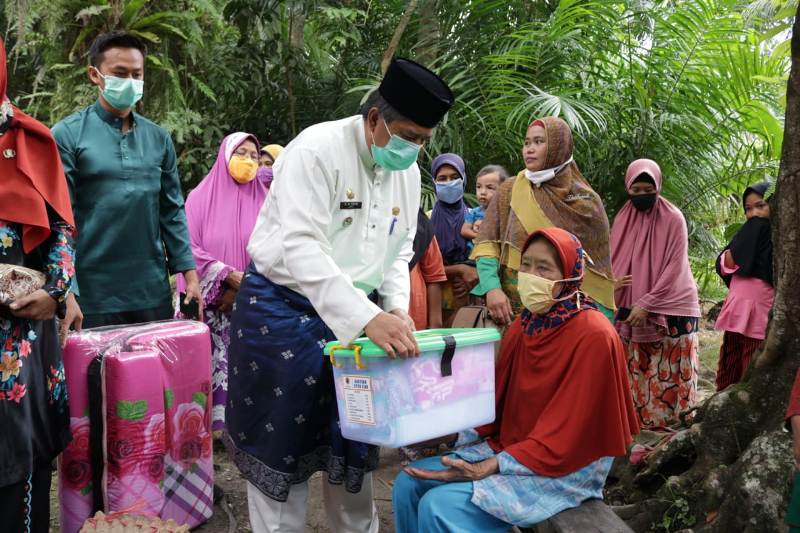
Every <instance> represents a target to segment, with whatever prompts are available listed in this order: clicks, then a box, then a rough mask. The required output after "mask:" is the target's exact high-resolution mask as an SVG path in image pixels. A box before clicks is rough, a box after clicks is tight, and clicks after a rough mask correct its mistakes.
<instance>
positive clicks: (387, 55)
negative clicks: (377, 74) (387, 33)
mask: <svg viewBox="0 0 800 533" xmlns="http://www.w3.org/2000/svg"><path fill="white" fill-rule="evenodd" d="M418 2H419V0H409V2H408V6H407V7H406V11H405V13H403V16H402V17H401V18H400V23H399V24H398V25H397V29H395V30H394V35H393V36H392V40H391V41H389V46H388V47H387V48H386V52H384V54H383V60H382V61H381V74H386V69H387V68H389V63H391V62H392V58H393V57H394V54H395V52H397V47H398V46H399V45H400V39H401V38H402V37H403V33H405V31H406V28H407V27H408V22H409V21H410V20H411V15H413V14H414V11H416V9H417V3H418Z"/></svg>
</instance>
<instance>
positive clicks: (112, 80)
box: [95, 69, 144, 110]
mask: <svg viewBox="0 0 800 533" xmlns="http://www.w3.org/2000/svg"><path fill="white" fill-rule="evenodd" d="M95 70H97V69H95ZM97 73H98V74H100V77H102V78H103V80H104V81H105V82H106V83H105V88H104V89H103V98H105V99H106V102H108V103H109V104H111V105H112V106H114V107H115V108H116V109H119V110H124V109H130V108H132V107H133V106H135V105H136V102H138V101H139V100H141V99H142V95H143V94H144V80H134V79H133V78H117V77H115V76H105V75H103V74H102V73H101V72H100V71H99V70H97Z"/></svg>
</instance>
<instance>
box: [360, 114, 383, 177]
mask: <svg viewBox="0 0 800 533" xmlns="http://www.w3.org/2000/svg"><path fill="white" fill-rule="evenodd" d="M355 134H356V135H355V137H356V149H357V150H358V157H359V158H360V159H361V163H362V164H363V165H364V167H365V168H367V169H369V170H371V171H372V178H374V177H375V172H376V171H377V170H378V165H377V164H376V163H375V160H374V159H373V158H372V151H371V149H370V147H369V146H367V137H366V135H367V121H366V120H362V121H361V127H359V128H355Z"/></svg>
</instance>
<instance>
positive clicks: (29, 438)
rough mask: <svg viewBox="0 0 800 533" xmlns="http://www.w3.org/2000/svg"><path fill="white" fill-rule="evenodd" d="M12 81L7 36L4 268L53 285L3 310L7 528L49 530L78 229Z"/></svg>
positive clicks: (2, 455) (2, 495)
mask: <svg viewBox="0 0 800 533" xmlns="http://www.w3.org/2000/svg"><path fill="white" fill-rule="evenodd" d="M7 80H8V77H7V74H6V52H5V46H4V44H3V41H2V39H0V176H2V179H0V263H1V264H6V265H9V264H10V265H18V266H24V267H27V268H30V269H34V270H38V271H39V272H42V273H44V274H45V276H46V282H45V285H44V287H43V288H41V289H39V290H37V291H35V292H33V293H32V294H30V295H29V296H26V297H22V298H18V299H16V300H14V301H11V302H9V301H4V302H3V304H2V305H0V420H2V423H3V428H2V431H0V517H2V523H3V525H2V528H0V529H3V531H9V532H13V533H18V532H20V531H26V532H27V531H31V532H46V531H48V529H49V527H50V524H49V522H50V479H51V464H52V461H53V459H54V458H55V457H56V456H57V455H58V454H59V453H61V451H62V450H63V449H64V448H65V447H66V445H67V443H68V442H69V440H70V438H71V436H70V432H69V413H68V411H67V392H66V387H65V384H64V365H63V363H62V360H61V350H60V344H59V339H58V331H57V330H56V323H55V315H56V313H57V312H60V311H63V308H64V301H65V299H66V295H67V292H68V291H69V288H70V285H71V283H72V277H73V276H74V275H75V269H74V257H75V254H74V249H73V237H74V229H73V228H74V222H73V219H72V210H71V209H70V202H69V194H68V192H67V181H66V178H65V177H64V171H63V169H62V168H61V160H60V158H59V156H58V150H57V149H56V144H55V141H54V140H53V138H52V137H51V135H50V130H48V129H47V128H46V127H45V126H44V125H43V124H41V123H40V122H38V121H36V120H34V119H33V118H31V117H29V116H27V115H26V114H24V113H23V112H22V111H20V110H19V109H18V108H16V107H15V106H13V105H12V104H11V102H10V101H9V100H8V98H7V97H6V84H7ZM1 288H2V287H0V289H1Z"/></svg>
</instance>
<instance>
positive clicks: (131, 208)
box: [53, 32, 202, 337]
mask: <svg viewBox="0 0 800 533" xmlns="http://www.w3.org/2000/svg"><path fill="white" fill-rule="evenodd" d="M145 53H146V49H145V46H144V44H143V43H142V41H141V40H140V39H139V38H138V37H135V36H133V35H130V34H127V33H124V32H112V33H106V34H104V35H101V36H99V37H98V38H97V40H95V42H94V43H93V44H92V47H91V49H90V52H89V55H90V62H91V65H90V66H89V79H90V80H91V81H92V83H94V84H95V85H97V86H98V89H99V92H100V96H99V98H98V100H97V102H95V103H94V104H92V105H91V106H89V107H87V108H86V109H83V110H81V111H78V112H77V113H74V114H72V115H70V116H68V117H67V118H65V119H64V120H62V121H61V122H59V123H58V124H56V125H55V126H54V127H53V136H54V137H55V139H56V142H57V143H58V149H59V152H60V153H61V160H62V162H63V164H64V170H65V172H66V175H67V181H68V182H69V189H70V195H71V199H72V208H73V210H74V212H75V223H76V226H77V228H78V239H77V252H76V261H77V264H76V272H77V278H76V282H75V283H73V292H74V296H71V297H70V298H69V299H68V301H67V317H66V319H65V320H64V321H63V322H62V325H61V327H62V331H61V333H62V336H64V337H65V336H66V332H67V330H68V329H69V327H70V326H72V325H74V326H75V329H77V330H80V328H81V326H82V325H83V326H84V327H97V326H105V325H117V324H132V323H138V322H150V321H153V320H163V319H167V318H170V317H172V316H173V306H172V293H171V289H170V284H169V274H170V273H172V274H175V273H179V272H180V273H183V275H184V276H185V278H186V281H187V290H186V303H189V301H190V300H192V299H195V300H197V302H201V301H202V299H201V297H200V289H199V286H198V280H197V273H196V272H195V263H194V258H193V257H192V250H191V246H190V244H189V233H188V229H187V226H186V215H185V213H184V209H183V196H182V193H181V185H180V179H179V178H178V170H177V166H176V163H177V161H176V159H177V158H176V155H175V147H174V146H173V144H172V139H171V138H170V136H169V134H168V133H167V132H166V131H165V130H164V129H163V128H161V127H160V126H158V125H156V124H154V123H153V122H151V121H149V120H147V119H146V118H144V117H143V116H141V115H139V114H138V113H135V112H134V111H133V107H134V105H135V104H136V102H137V101H138V100H139V99H140V98H141V96H142V93H143V86H144V81H143V78H144V56H145ZM76 296H77V300H76V298H75V297H76ZM78 303H80V306H79V305H78ZM200 316H202V315H200Z"/></svg>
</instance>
